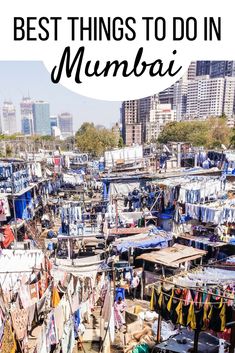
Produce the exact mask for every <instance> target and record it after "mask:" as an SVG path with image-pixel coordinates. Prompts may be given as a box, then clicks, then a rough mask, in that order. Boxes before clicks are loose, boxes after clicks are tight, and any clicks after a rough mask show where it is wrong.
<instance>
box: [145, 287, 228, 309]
mask: <svg viewBox="0 0 235 353" xmlns="http://www.w3.org/2000/svg"><path fill="white" fill-rule="evenodd" d="M155 289H156V288H155ZM196 292H198V291H196ZM161 293H162V294H163V295H164V296H167V297H170V298H172V299H174V300H178V301H182V302H188V301H189V302H190V303H192V302H193V304H201V305H204V304H208V305H216V304H218V303H215V302H207V301H204V302H194V301H193V299H191V300H187V299H183V298H178V297H174V296H172V294H167V293H165V292H161ZM161 293H160V294H161ZM200 293H204V294H207V295H214V296H216V298H220V299H227V300H230V301H233V300H234V298H229V297H223V296H220V295H217V294H215V293H205V292H203V291H201V292H200ZM150 304H151V302H150ZM233 306H234V303H233Z"/></svg>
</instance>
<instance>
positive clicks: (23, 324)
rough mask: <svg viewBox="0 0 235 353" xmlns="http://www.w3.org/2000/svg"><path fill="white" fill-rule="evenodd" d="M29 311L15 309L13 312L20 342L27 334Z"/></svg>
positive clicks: (13, 319) (13, 322)
mask: <svg viewBox="0 0 235 353" xmlns="http://www.w3.org/2000/svg"><path fill="white" fill-rule="evenodd" d="M28 316H29V315H28V311H27V310H26V309H15V310H14V311H12V312H11V318H12V325H13V328H14V331H15V334H16V337H17V339H18V340H22V339H23V338H24V337H25V336H26V334H27V325H28Z"/></svg>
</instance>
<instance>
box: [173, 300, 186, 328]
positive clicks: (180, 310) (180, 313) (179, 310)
mask: <svg viewBox="0 0 235 353" xmlns="http://www.w3.org/2000/svg"><path fill="white" fill-rule="evenodd" d="M175 311H176V312H177V315H178V318H177V324H180V325H184V320H183V301H182V300H180V302H179V304H178V305H177V307H176V309H175Z"/></svg>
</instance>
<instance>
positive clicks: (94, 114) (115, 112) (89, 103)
mask: <svg viewBox="0 0 235 353" xmlns="http://www.w3.org/2000/svg"><path fill="white" fill-rule="evenodd" d="M28 94H29V95H30V97H31V98H32V99H35V100H45V101H47V102H49V103H50V115H57V114H58V113H62V112H70V113H72V114H73V117H74V129H75V130H76V129H77V128H78V127H79V126H80V125H81V123H82V122H84V121H93V122H94V123H95V124H102V125H105V126H107V127H111V126H112V125H113V123H115V122H117V121H119V119H120V105H121V103H120V102H108V101H101V100H95V99H91V98H86V97H83V96H80V95H78V94H76V93H73V92H71V91H70V90H68V89H67V88H65V87H63V86H62V85H59V84H58V85H55V84H53V83H51V80H50V74H49V72H48V71H47V70H46V68H45V67H44V65H43V64H42V62H40V61H0V107H1V108H2V103H3V101H4V99H9V100H11V101H12V102H13V103H14V105H15V107H16V109H17V123H18V128H19V127H20V111H19V103H20V101H21V99H22V96H27V95H28Z"/></svg>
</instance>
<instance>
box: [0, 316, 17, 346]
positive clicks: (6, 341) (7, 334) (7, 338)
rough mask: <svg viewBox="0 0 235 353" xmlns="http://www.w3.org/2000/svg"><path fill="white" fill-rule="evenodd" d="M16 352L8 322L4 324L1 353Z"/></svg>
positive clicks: (14, 341)
mask: <svg viewBox="0 0 235 353" xmlns="http://www.w3.org/2000/svg"><path fill="white" fill-rule="evenodd" d="M15 352H16V340H15V336H14V333H13V331H12V328H11V326H10V323H9V321H8V320H7V321H6V322H5V326H4V331H3V337H2V346H1V353H15Z"/></svg>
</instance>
